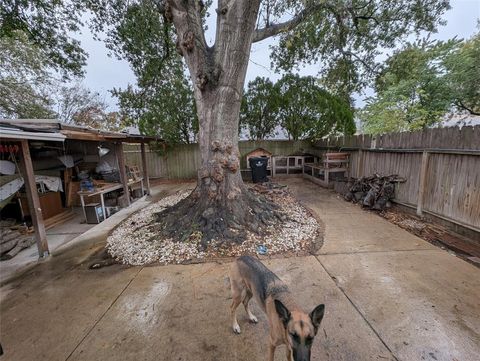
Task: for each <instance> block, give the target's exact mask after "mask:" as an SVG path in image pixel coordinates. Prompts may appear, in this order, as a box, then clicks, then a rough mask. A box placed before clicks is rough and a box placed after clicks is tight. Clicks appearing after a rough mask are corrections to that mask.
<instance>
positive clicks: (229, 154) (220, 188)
mask: <svg viewBox="0 0 480 361" xmlns="http://www.w3.org/2000/svg"><path fill="white" fill-rule="evenodd" d="M259 3H260V2H259V1H258V0H257V1H248V0H238V1H225V0H223V1H222V0H220V1H219V3H218V9H217V29H216V39H215V45H214V46H213V47H209V46H208V45H207V44H206V41H205V38H204V33H203V28H202V21H201V15H200V12H201V7H200V5H199V4H200V2H198V1H184V0H172V1H170V2H169V3H168V5H169V6H168V12H169V13H170V14H171V18H172V21H173V24H174V26H175V29H176V31H177V39H178V41H177V48H178V49H179V51H180V53H181V54H182V55H183V56H184V59H185V62H186V63H187V66H188V68H189V72H190V75H191V79H192V82H193V84H194V92H195V101H196V106H197V115H198V119H199V136H198V140H199V145H200V153H201V167H200V169H199V170H198V179H197V187H196V189H195V190H194V191H193V192H192V194H191V195H190V196H189V197H187V198H186V199H184V200H183V201H181V202H180V203H178V204H177V205H175V206H174V207H171V208H170V209H168V210H166V211H164V212H162V213H161V214H159V216H158V222H159V223H160V225H161V226H160V229H161V230H162V231H163V232H164V233H166V235H168V236H174V237H175V238H179V239H182V240H184V239H186V238H188V237H189V236H190V235H191V234H192V233H195V232H197V231H198V232H201V234H202V239H203V244H204V245H205V246H206V245H207V243H208V242H209V241H210V240H212V239H215V240H216V241H217V242H223V241H226V240H229V241H231V240H233V241H235V242H241V241H242V240H243V239H245V236H246V231H247V230H249V231H252V232H257V231H258V230H259V229H262V225H266V224H269V223H270V222H272V221H273V220H275V219H276V218H277V216H278V214H276V212H275V210H274V209H275V207H274V206H273V205H272V204H269V203H268V202H267V201H266V200H265V199H261V198H259V197H258V196H256V195H254V194H252V193H251V192H249V191H248V189H247V188H246V186H245V185H244V183H243V181H242V178H241V173H240V152H239V149H238V124H239V113H240V105H241V100H242V93H243V85H244V82H245V75H246V71H247V66H248V59H249V55H250V48H251V44H252V39H253V34H254V30H255V21H256V18H257V15H258V10H259Z"/></svg>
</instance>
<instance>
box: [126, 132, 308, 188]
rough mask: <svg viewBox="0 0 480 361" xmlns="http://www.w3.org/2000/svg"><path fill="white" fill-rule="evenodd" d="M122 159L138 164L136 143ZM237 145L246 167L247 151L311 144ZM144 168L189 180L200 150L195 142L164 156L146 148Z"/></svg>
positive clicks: (294, 149)
mask: <svg viewBox="0 0 480 361" xmlns="http://www.w3.org/2000/svg"><path fill="white" fill-rule="evenodd" d="M124 148H125V160H126V163H127V164H129V165H138V166H141V164H142V163H141V154H140V147H139V146H137V145H130V146H125V147H124ZM238 148H239V151H240V156H241V158H240V159H241V164H240V167H241V168H242V169H246V168H247V163H246V157H245V156H246V154H247V153H250V152H251V151H253V150H255V149H257V148H263V149H266V150H268V151H269V152H270V153H272V154H273V155H274V156H275V155H292V154H295V153H299V152H302V151H309V150H311V148H312V144H311V142H309V141H303V140H300V141H289V140H259V141H240V142H238ZM146 156H147V157H146V158H147V159H146V160H147V167H148V171H149V174H150V177H152V178H167V179H189V178H196V176H197V169H198V168H199V167H200V149H199V147H198V144H179V145H176V146H175V147H174V148H173V149H170V150H168V151H167V152H166V153H165V155H160V153H158V152H155V151H154V150H150V149H147V154H146Z"/></svg>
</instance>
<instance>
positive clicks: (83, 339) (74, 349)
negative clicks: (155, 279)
mask: <svg viewBox="0 0 480 361" xmlns="http://www.w3.org/2000/svg"><path fill="white" fill-rule="evenodd" d="M142 269H143V267H140V269H139V270H138V272H136V273H135V275H134V276H133V277H132V278H131V279H130V281H128V282H127V284H126V285H125V287H123V289H122V291H121V292H120V293H119V294H118V295H117V297H115V299H114V300H113V301H112V302H111V303H110V305H109V306H108V307H107V309H106V310H105V312H103V313H102V315H101V316H100V317H99V318H98V320H96V321H95V323H94V324H93V325H92V327H90V329H89V330H88V331H87V333H86V334H85V335H84V336H83V337H82V339H81V340H80V341H79V342H78V344H77V345H76V346H75V347H74V348H73V350H72V352H70V354H69V355H68V356H67V358H66V359H65V361H68V360H69V359H70V357H72V355H73V354H74V353H75V351H76V350H77V349H78V347H79V346H80V345H81V344H82V343H83V341H85V339H86V338H87V337H88V336H89V335H90V333H91V332H92V331H93V329H94V328H95V327H97V325H98V324H99V323H100V321H101V320H102V319H103V318H104V317H105V315H106V314H107V313H108V311H110V309H111V308H112V307H113V305H114V304H115V303H116V302H117V300H118V299H119V298H120V296H121V295H123V293H124V292H125V291H126V289H127V288H128V287H129V286H130V284H131V283H132V282H133V280H134V279H135V278H137V276H138V274H139V273H140V272H141V271H142Z"/></svg>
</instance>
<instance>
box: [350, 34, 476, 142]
mask: <svg viewBox="0 0 480 361" xmlns="http://www.w3.org/2000/svg"><path fill="white" fill-rule="evenodd" d="M479 62H480V41H479V35H478V34H477V35H475V36H474V37H473V38H472V39H470V40H467V41H460V40H456V39H453V40H450V41H446V42H442V41H437V42H431V41H426V40H423V41H420V42H417V43H409V44H407V45H406V46H405V47H404V48H403V49H400V50H399V51H397V52H395V53H394V54H393V55H392V56H391V57H390V58H389V59H388V60H387V61H386V62H385V66H384V68H383V69H382V71H381V72H380V74H379V76H378V77H377V79H376V82H375V90H376V93H377V94H376V96H375V97H372V98H370V99H368V102H367V105H366V106H365V108H364V109H363V110H362V111H361V112H360V114H359V115H360V117H361V119H362V121H363V124H364V125H363V128H364V131H366V132H368V133H383V132H389V131H401V130H414V129H419V128H424V127H427V126H430V125H433V124H435V123H438V122H440V121H441V120H442V119H444V117H445V116H446V115H447V114H448V113H455V112H457V113H458V112H468V113H470V114H479V111H480V106H479V105H480V90H479V87H478V84H479V81H480V72H479V71H478V65H476V64H478V63H479Z"/></svg>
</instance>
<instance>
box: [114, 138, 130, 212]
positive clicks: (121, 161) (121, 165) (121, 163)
mask: <svg viewBox="0 0 480 361" xmlns="http://www.w3.org/2000/svg"><path fill="white" fill-rule="evenodd" d="M115 152H116V153H117V160H118V170H119V171H120V181H121V182H122V185H123V193H124V194H125V196H126V197H127V204H128V205H130V192H129V190H128V178H127V170H126V169H125V154H124V153H123V143H122V142H119V143H117V144H116V146H115Z"/></svg>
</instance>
